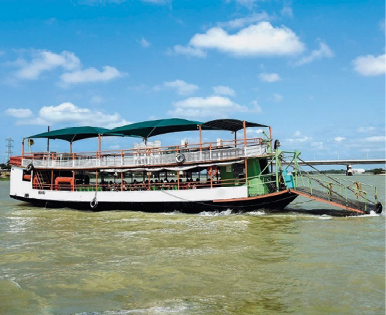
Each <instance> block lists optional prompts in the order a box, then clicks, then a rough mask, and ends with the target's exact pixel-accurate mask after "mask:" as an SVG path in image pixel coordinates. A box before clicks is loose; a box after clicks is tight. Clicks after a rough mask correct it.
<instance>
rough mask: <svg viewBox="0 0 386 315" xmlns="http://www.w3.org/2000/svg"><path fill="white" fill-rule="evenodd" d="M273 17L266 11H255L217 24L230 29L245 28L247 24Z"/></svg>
mask: <svg viewBox="0 0 386 315" xmlns="http://www.w3.org/2000/svg"><path fill="white" fill-rule="evenodd" d="M270 19H271V17H270V16H269V15H268V14H267V13H266V12H261V13H253V14H251V15H249V16H246V17H243V18H238V19H234V20H231V21H228V22H220V23H217V26H219V27H224V28H228V29H235V28H243V27H245V26H247V25H250V24H254V23H257V22H261V21H268V20H270Z"/></svg>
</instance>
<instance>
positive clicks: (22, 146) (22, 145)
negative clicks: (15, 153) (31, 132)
mask: <svg viewBox="0 0 386 315" xmlns="http://www.w3.org/2000/svg"><path fill="white" fill-rule="evenodd" d="M24 140H25V138H23V140H22V141H21V159H24Z"/></svg>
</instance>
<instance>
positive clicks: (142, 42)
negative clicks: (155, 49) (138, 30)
mask: <svg viewBox="0 0 386 315" xmlns="http://www.w3.org/2000/svg"><path fill="white" fill-rule="evenodd" d="M140 43H141V45H142V47H144V48H148V47H150V45H151V44H150V43H149V42H148V41H147V40H146V39H144V38H143V37H142V39H141V41H140Z"/></svg>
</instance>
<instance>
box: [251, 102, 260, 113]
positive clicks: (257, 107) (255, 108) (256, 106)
mask: <svg viewBox="0 0 386 315" xmlns="http://www.w3.org/2000/svg"><path fill="white" fill-rule="evenodd" d="M251 105H252V108H251V109H250V111H251V112H255V113H261V112H262V111H263V110H262V109H261V107H260V105H259V104H258V103H257V101H252V102H251Z"/></svg>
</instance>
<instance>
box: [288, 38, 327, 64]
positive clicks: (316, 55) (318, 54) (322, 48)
mask: <svg viewBox="0 0 386 315" xmlns="http://www.w3.org/2000/svg"><path fill="white" fill-rule="evenodd" d="M333 56H334V53H333V52H332V50H331V49H330V47H328V46H327V44H326V43H324V42H321V41H320V42H319V49H315V50H313V51H312V52H311V53H310V54H309V55H307V56H304V57H302V58H301V59H299V60H298V61H297V62H295V66H302V65H305V64H308V63H311V62H313V61H315V60H319V59H322V58H332V57H333Z"/></svg>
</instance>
